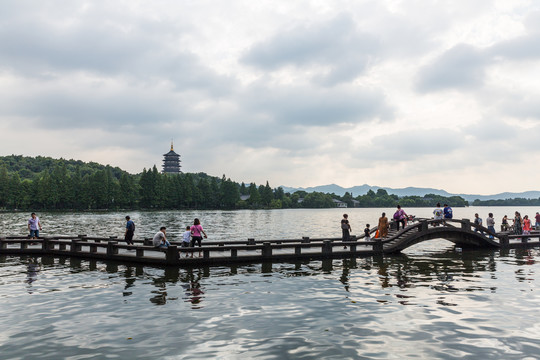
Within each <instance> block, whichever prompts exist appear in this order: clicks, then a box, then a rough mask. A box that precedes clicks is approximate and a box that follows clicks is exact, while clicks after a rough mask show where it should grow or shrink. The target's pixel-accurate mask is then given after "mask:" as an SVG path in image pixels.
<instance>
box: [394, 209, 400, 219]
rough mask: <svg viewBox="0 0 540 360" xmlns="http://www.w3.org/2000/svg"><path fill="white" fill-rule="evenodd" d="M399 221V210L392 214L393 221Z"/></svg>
mask: <svg viewBox="0 0 540 360" xmlns="http://www.w3.org/2000/svg"><path fill="white" fill-rule="evenodd" d="M399 219H401V210H398V211H396V212H395V213H394V220H399Z"/></svg>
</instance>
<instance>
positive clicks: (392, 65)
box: [0, 0, 540, 194]
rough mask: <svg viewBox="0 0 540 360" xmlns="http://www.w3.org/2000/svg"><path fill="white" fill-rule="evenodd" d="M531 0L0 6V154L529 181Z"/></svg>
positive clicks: (533, 100) (533, 149)
mask: <svg viewBox="0 0 540 360" xmlns="http://www.w3.org/2000/svg"><path fill="white" fill-rule="evenodd" d="M538 24H540V4H536V3H535V2H532V1H490V0H483V1H474V2H471V1H406V2H405V1H322V2H321V1H307V0H304V1H295V2H286V1H257V2H247V3H246V2H241V1H230V2H220V1H197V2H182V1H154V2H151V3H148V2H142V1H134V0H130V1H115V2H107V1H91V2H86V1H69V2H66V1H54V0H53V1H47V2H32V1H23V0H16V1H4V2H2V3H0V43H1V44H2V46H1V47H0V84H1V86H0V154H3V155H7V154H23V155H29V156H35V155H43V156H52V157H64V158H75V159H82V160H86V161H90V160H92V161H97V162H102V163H109V164H112V165H115V166H120V167H122V168H125V169H127V170H128V171H131V172H134V173H135V172H140V171H141V170H142V169H143V168H144V167H146V168H148V167H151V166H153V165H154V164H156V165H158V166H160V163H161V155H162V154H163V153H165V152H167V151H168V147H169V142H170V140H171V138H173V139H174V142H175V150H176V151H177V152H178V153H180V154H181V155H182V165H183V169H184V170H185V171H188V172H198V171H204V172H207V173H209V174H212V175H216V176H221V174H226V175H227V176H229V177H231V178H232V179H234V180H236V181H239V182H240V181H245V182H249V181H255V182H257V183H265V182H266V180H268V181H269V182H270V184H271V185H272V186H277V185H281V184H283V185H288V186H304V187H307V186H315V185H321V184H326V183H337V184H340V185H342V186H354V185H359V184H363V183H369V184H372V185H379V186H391V187H406V186H426V187H428V186H429V187H435V188H444V189H446V190H448V191H451V192H467V193H483V194H489V193H495V192H502V191H524V190H538V189H540V186H539V185H538V181H537V179H539V178H540V176H539V175H540V170H538V167H537V166H536V165H535V164H537V163H539V162H540V149H539V146H538V138H539V136H540V105H539V104H540V83H539V82H538V81H537V79H538V78H540V45H538V44H540V26H539V25H538Z"/></svg>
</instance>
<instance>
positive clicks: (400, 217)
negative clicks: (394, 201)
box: [394, 205, 407, 231]
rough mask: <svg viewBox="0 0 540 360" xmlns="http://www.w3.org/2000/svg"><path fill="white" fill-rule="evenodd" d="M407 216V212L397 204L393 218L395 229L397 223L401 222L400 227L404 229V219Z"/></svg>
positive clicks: (397, 226) (397, 227)
mask: <svg viewBox="0 0 540 360" xmlns="http://www.w3.org/2000/svg"><path fill="white" fill-rule="evenodd" d="M406 218H407V214H406V213H405V211H404V210H403V209H402V208H401V206H400V205H398V206H397V210H396V212H395V213H394V220H395V221H396V229H397V231H399V224H400V223H401V225H402V228H403V229H405V219H406Z"/></svg>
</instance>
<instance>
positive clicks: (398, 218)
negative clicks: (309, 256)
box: [341, 204, 452, 248]
mask: <svg viewBox="0 0 540 360" xmlns="http://www.w3.org/2000/svg"><path fill="white" fill-rule="evenodd" d="M437 206H440V204H437ZM446 208H448V209H450V210H449V214H450V218H451V217H452V209H451V208H450V207H449V206H448V205H446V204H445V209H446ZM445 214H446V212H445ZM393 218H394V221H395V223H396V229H397V230H398V231H399V225H400V224H401V227H402V228H403V229H405V227H406V226H407V221H409V215H407V213H406V212H405V210H403V209H402V208H401V205H397V210H396V212H395V213H394V216H393ZM389 227H390V222H389V220H388V218H387V217H386V213H384V212H383V213H382V214H381V217H380V218H379V223H378V225H377V231H376V233H375V238H376V239H382V238H385V237H387V236H388V229H389ZM341 231H342V240H343V241H349V240H350V237H351V235H350V232H351V225H350V223H349V215H347V214H343V219H341ZM371 232H372V230H371V229H370V225H369V224H366V227H365V228H364V240H366V241H369V240H371ZM344 248H346V246H344Z"/></svg>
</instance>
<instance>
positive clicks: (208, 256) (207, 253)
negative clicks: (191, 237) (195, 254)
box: [203, 248, 210, 259]
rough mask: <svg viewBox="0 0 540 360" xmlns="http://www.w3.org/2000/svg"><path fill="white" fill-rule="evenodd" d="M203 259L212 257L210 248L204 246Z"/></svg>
mask: <svg viewBox="0 0 540 360" xmlns="http://www.w3.org/2000/svg"><path fill="white" fill-rule="evenodd" d="M203 259H210V250H208V249H205V248H203Z"/></svg>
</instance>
